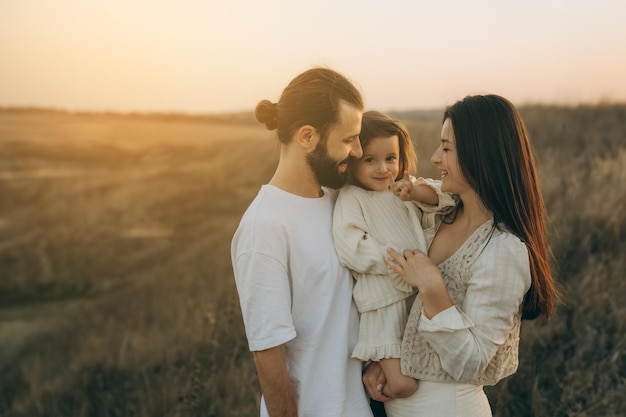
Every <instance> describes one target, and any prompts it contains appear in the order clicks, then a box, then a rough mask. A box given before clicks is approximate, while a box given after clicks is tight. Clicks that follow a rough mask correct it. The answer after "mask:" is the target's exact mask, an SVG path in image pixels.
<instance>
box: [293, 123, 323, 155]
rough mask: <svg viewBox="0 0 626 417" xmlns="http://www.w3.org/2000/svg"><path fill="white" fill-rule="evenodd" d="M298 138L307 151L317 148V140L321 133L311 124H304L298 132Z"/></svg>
mask: <svg viewBox="0 0 626 417" xmlns="http://www.w3.org/2000/svg"><path fill="white" fill-rule="evenodd" d="M296 140H297V141H298V143H299V144H300V146H302V148H304V149H305V150H307V151H310V150H313V149H315V147H316V146H317V141H318V140H319V134H318V133H317V130H316V129H315V128H314V127H313V126H311V125H304V126H302V127H301V128H300V129H298V132H297V133H296Z"/></svg>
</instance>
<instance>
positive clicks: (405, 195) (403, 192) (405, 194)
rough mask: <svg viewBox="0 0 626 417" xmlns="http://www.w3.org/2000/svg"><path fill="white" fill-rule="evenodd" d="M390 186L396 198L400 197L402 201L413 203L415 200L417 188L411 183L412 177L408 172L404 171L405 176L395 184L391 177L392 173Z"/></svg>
mask: <svg viewBox="0 0 626 417" xmlns="http://www.w3.org/2000/svg"><path fill="white" fill-rule="evenodd" d="M389 178H390V183H391V184H390V185H389V189H390V190H391V192H393V193H394V194H395V195H396V197H398V198H399V199H400V200H402V201H412V200H413V199H414V198H415V186H414V185H413V183H412V182H411V176H410V175H409V172H408V171H404V176H403V177H402V179H399V180H398V181H396V182H394V181H393V178H392V177H391V173H389Z"/></svg>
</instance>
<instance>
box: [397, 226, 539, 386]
mask: <svg viewBox="0 0 626 417" xmlns="http://www.w3.org/2000/svg"><path fill="white" fill-rule="evenodd" d="M414 257H417V256H414ZM414 257H413V256H412V254H410V253H409V254H408V257H407V258H408V259H407V261H406V269H407V271H406V273H404V277H406V278H405V279H406V280H407V282H410V283H414V282H415V283H418V284H420V285H421V282H419V280H420V279H422V280H433V281H435V282H437V281H438V279H439V278H438V277H437V274H436V273H435V272H434V271H433V270H432V268H431V267H429V268H427V269H422V272H421V273H420V274H418V273H417V272H418V271H419V270H418V269H415V265H417V262H415V261H413V260H412V258H414ZM419 258H420V260H421V261H424V262H426V261H425V259H424V257H422V256H421V255H420V256H419ZM426 259H428V258H426ZM393 263H394V264H395V266H396V268H398V267H399V266H402V265H401V264H402V262H401V260H399V259H397V258H396V260H395V261H394V262H393ZM431 266H432V267H435V266H434V264H432V262H431ZM435 268H436V267H435ZM427 271H429V272H427ZM399 274H400V276H403V274H402V273H400V272H399ZM420 275H421V276H422V277H421V278H420V277H419V276H420ZM424 275H428V278H427V277H424ZM439 276H440V275H439ZM529 286H530V269H529V263H528V252H527V250H526V247H525V245H524V244H523V243H522V242H520V241H519V239H517V238H516V237H515V236H513V235H510V234H501V235H498V236H492V238H491V240H490V242H489V243H488V244H487V246H486V247H485V248H484V249H483V251H482V252H481V253H480V255H479V256H478V258H477V259H476V261H475V262H474V264H473V265H472V266H471V277H470V279H469V282H468V286H467V290H466V293H465V298H464V301H463V304H462V305H461V306H452V304H451V302H450V305H449V306H448V307H447V308H443V307H444V306H445V304H443V303H441V301H440V300H441V299H442V298H441V294H440V293H436V292H433V291H428V290H424V291H422V289H421V288H420V287H419V286H418V288H419V290H420V293H421V297H422V300H423V304H424V311H423V314H422V317H421V319H420V323H419V328H418V331H419V332H420V334H421V335H422V336H423V337H424V338H426V339H427V340H428V342H429V343H430V345H431V346H432V347H433V349H434V350H435V351H436V352H437V353H438V355H439V358H440V360H441V364H442V367H443V368H444V369H445V370H446V372H448V373H449V374H450V375H451V376H452V377H453V378H454V379H455V380H457V381H459V382H469V381H472V380H474V379H475V378H476V377H477V376H478V375H480V374H481V373H482V372H484V370H485V369H486V367H487V365H488V364H489V362H490V361H491V359H492V358H493V355H494V354H495V353H496V350H497V349H498V347H499V346H500V345H502V344H503V343H504V342H505V340H506V337H507V336H508V334H509V333H510V331H511V329H512V328H513V326H514V319H515V316H516V315H517V314H519V311H520V305H521V303H522V300H523V297H524V294H525V293H526V291H528V288H529ZM426 288H428V287H426ZM434 294H438V295H437V296H435V297H433V295H434ZM438 300H439V301H438Z"/></svg>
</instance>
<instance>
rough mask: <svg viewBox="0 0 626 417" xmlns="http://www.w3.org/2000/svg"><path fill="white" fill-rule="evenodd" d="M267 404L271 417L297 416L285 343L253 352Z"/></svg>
mask: <svg viewBox="0 0 626 417" xmlns="http://www.w3.org/2000/svg"><path fill="white" fill-rule="evenodd" d="M253 356H254V363H255V364H256V371H257V374H258V375H259V382H260V384H261V391H263V397H264V399H265V406H266V407H267V411H268V412H269V415H270V416H271V417H297V415H298V405H297V402H296V395H295V392H294V390H293V385H292V384H291V379H289V374H288V373H287V365H286V362H285V345H279V346H276V347H273V348H269V349H266V350H260V351H255V352H253Z"/></svg>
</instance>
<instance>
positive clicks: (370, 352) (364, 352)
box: [352, 343, 402, 361]
mask: <svg viewBox="0 0 626 417" xmlns="http://www.w3.org/2000/svg"><path fill="white" fill-rule="evenodd" d="M401 347H402V345H401V344H400V343H395V344H391V345H383V346H367V345H362V344H360V343H359V344H357V345H356V347H355V348H354V351H352V357H353V358H356V359H360V360H362V361H379V360H381V359H390V358H399V357H400V352H401Z"/></svg>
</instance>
